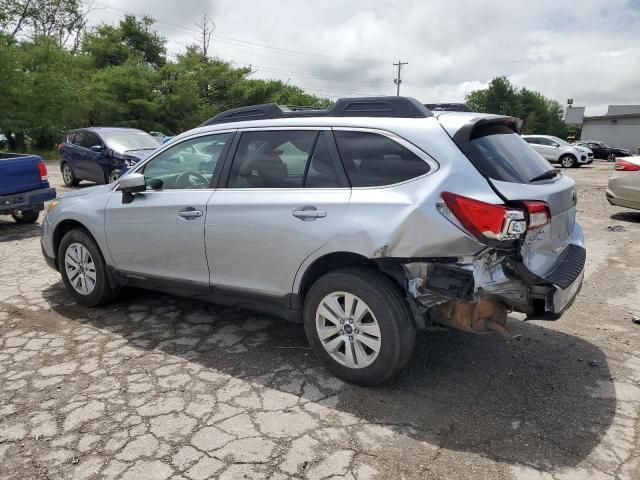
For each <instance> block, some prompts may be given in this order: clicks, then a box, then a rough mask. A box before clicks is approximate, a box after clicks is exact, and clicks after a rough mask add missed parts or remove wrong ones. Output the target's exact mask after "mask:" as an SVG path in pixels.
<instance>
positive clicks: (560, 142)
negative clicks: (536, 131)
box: [550, 137, 571, 147]
mask: <svg viewBox="0 0 640 480" xmlns="http://www.w3.org/2000/svg"><path fill="white" fill-rule="evenodd" d="M550 138H551V140H553V141H554V142H556V143H559V144H560V145H564V146H565V147H566V146H567V145H571V144H570V143H569V142H565V141H564V140H562V139H561V138H558V137H550Z"/></svg>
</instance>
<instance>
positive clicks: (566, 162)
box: [560, 154, 578, 168]
mask: <svg viewBox="0 0 640 480" xmlns="http://www.w3.org/2000/svg"><path fill="white" fill-rule="evenodd" d="M577 163H578V162H577V160H576V159H575V157H574V156H573V155H569V154H567V155H562V156H561V157H560V165H562V166H563V167H564V168H573V167H575V166H576V164H577Z"/></svg>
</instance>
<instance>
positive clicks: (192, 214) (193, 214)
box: [178, 207, 202, 220]
mask: <svg viewBox="0 0 640 480" xmlns="http://www.w3.org/2000/svg"><path fill="white" fill-rule="evenodd" d="M178 216H179V217H182V218H185V219H187V220H193V219H195V218H198V217H201V216H202V211H201V210H196V209H195V208H193V207H189V208H185V209H184V210H180V211H179V212H178Z"/></svg>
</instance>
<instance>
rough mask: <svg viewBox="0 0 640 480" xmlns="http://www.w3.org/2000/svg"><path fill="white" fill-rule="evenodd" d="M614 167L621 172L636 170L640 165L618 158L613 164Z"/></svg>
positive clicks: (639, 168)
mask: <svg viewBox="0 0 640 480" xmlns="http://www.w3.org/2000/svg"><path fill="white" fill-rule="evenodd" d="M614 168H615V169H616V170H618V171H621V172H637V171H639V170H640V165H636V164H635V163H631V162H627V161H626V160H618V161H616V163H615V164H614Z"/></svg>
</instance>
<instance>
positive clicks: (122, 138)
mask: <svg viewBox="0 0 640 480" xmlns="http://www.w3.org/2000/svg"><path fill="white" fill-rule="evenodd" d="M102 138H104V142H105V143H106V144H107V147H109V148H110V149H112V150H115V151H116V152H119V153H124V152H126V151H128V150H148V149H154V150H155V149H156V148H158V147H159V146H160V142H158V140H156V139H155V138H153V137H152V136H151V135H149V134H148V133H147V132H143V131H142V130H129V131H127V130H122V131H115V132H110V133H107V134H103V135H102Z"/></svg>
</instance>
